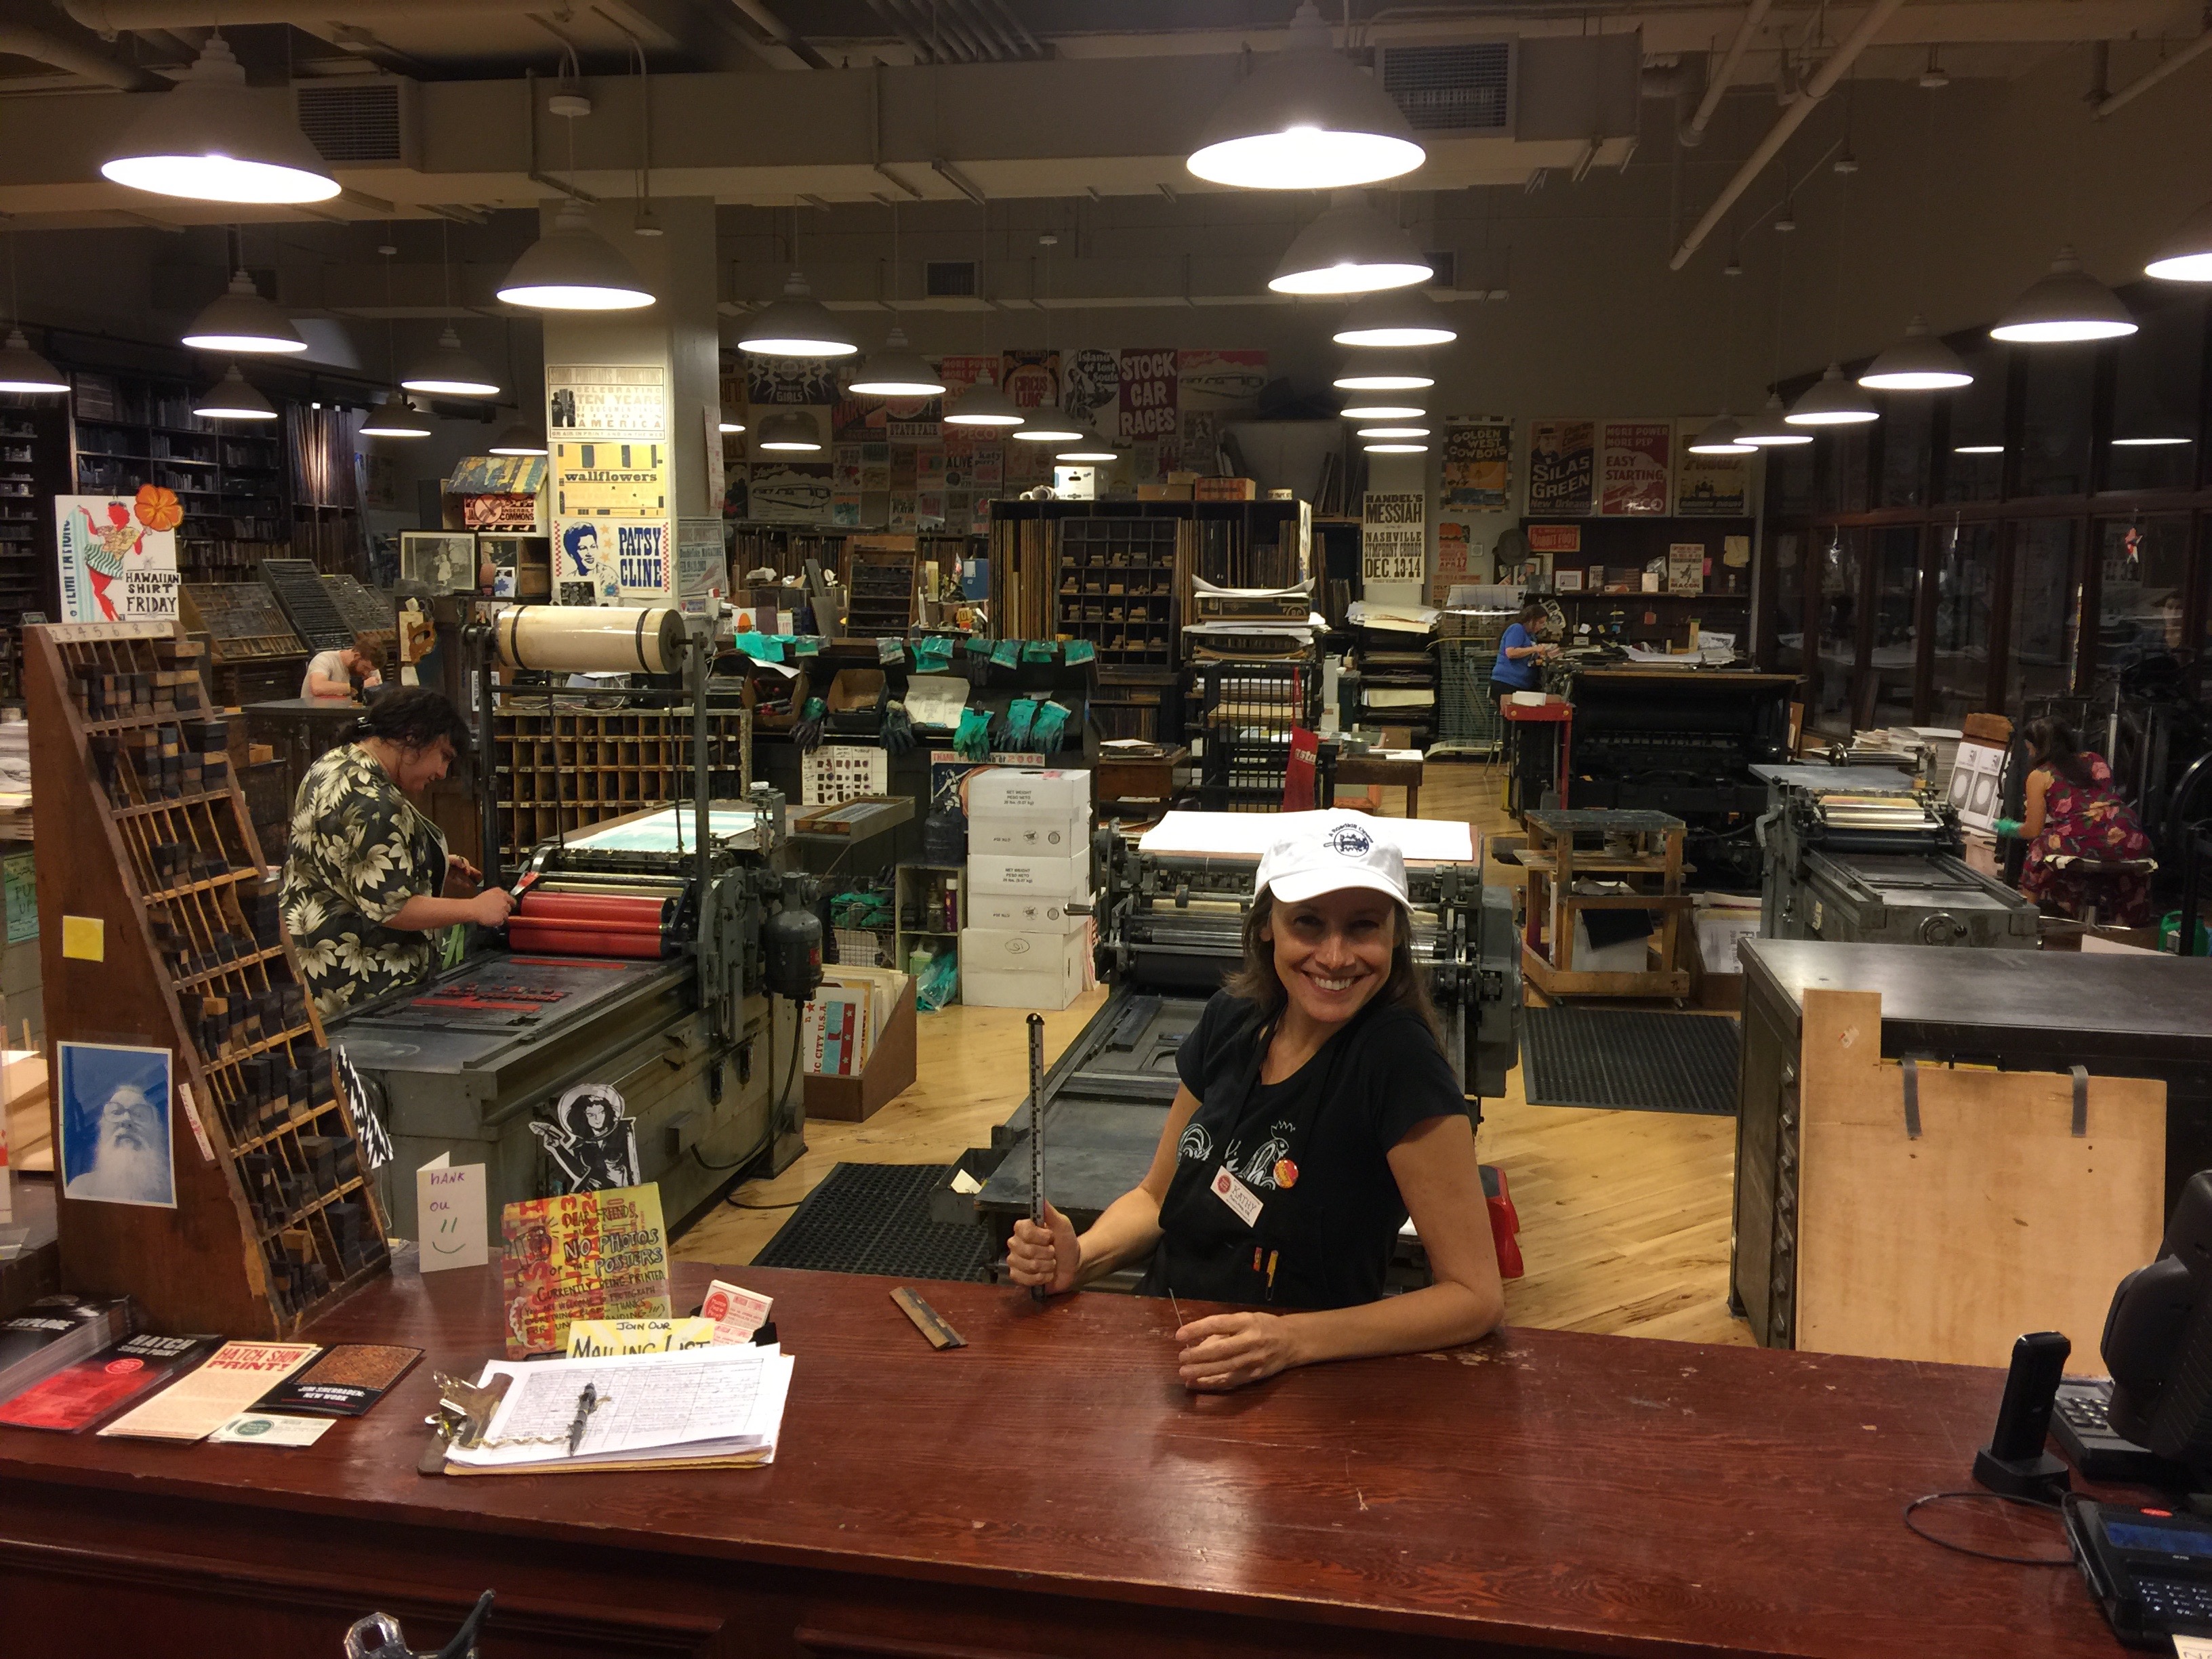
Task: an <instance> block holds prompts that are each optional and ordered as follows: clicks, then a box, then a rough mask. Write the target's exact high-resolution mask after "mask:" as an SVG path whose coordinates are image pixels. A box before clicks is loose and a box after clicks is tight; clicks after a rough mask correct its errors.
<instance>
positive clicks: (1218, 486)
mask: <svg viewBox="0 0 2212 1659" xmlns="http://www.w3.org/2000/svg"><path fill="white" fill-rule="evenodd" d="M1190 498H1191V499H1192V500H1193V501H1258V500H1259V499H1260V483H1259V480H1258V479H1256V478H1200V479H1199V480H1198V481H1197V482H1196V483H1194V484H1192V485H1191V487H1190Z"/></svg>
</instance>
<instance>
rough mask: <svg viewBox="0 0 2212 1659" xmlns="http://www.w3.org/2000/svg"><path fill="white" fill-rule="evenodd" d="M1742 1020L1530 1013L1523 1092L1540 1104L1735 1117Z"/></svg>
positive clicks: (1634, 1011)
mask: <svg viewBox="0 0 2212 1659" xmlns="http://www.w3.org/2000/svg"><path fill="white" fill-rule="evenodd" d="M1742 1043H1743V1039H1742V1036H1741V1030H1740V1029H1739V1028H1738V1026H1737V1024H1736V1022H1735V1020H1734V1019H1731V1018H1725V1017H1723V1016H1721V1015H1717V1014H1673V1013H1658V1012H1652V1011H1650V1010H1647V1009H1641V1008H1523V1009H1522V1011H1521V1087H1522V1093H1523V1094H1524V1095H1525V1096H1526V1097H1528V1103H1529V1104H1530V1105H1532V1106H1609V1107H1613V1108H1617V1109H1620V1110H1623V1111H1631V1112H1697V1113H1701V1114H1704V1115H1707V1116H1712V1117H1733V1116H1735V1103H1736V1067H1737V1062H1738V1057H1739V1054H1740V1051H1741V1048H1742Z"/></svg>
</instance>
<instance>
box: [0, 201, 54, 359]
mask: <svg viewBox="0 0 2212 1659" xmlns="http://www.w3.org/2000/svg"><path fill="white" fill-rule="evenodd" d="M22 301H23V296H22V294H21V290H20V289H18V287H17V284H16V281H15V232H14V231H12V230H10V231H9V233H8V314H9V316H11V317H21V315H22V314H23V313H22ZM68 390H69V382H68V381H67V380H64V379H63V378H62V375H61V373H60V371H59V370H58V369H57V368H55V367H54V366H53V365H52V363H50V362H47V361H46V359H45V358H44V357H41V356H39V354H38V353H37V352H35V351H33V350H32V349H31V343H30V342H29V341H28V340H27V339H25V338H24V337H23V325H22V324H21V323H20V322H17V323H14V324H11V325H9V330H8V343H7V344H5V345H4V346H0V392H29V393H32V394H33V395H42V394H44V393H46V392H67V391H68Z"/></svg>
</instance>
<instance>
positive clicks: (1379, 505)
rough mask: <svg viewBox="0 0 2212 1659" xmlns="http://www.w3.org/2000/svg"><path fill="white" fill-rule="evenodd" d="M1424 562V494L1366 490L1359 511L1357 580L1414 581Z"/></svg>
mask: <svg viewBox="0 0 2212 1659" xmlns="http://www.w3.org/2000/svg"><path fill="white" fill-rule="evenodd" d="M1428 562H1429V536H1428V498H1427V497H1426V496H1425V495H1422V494H1420V493H1419V491H1407V492H1403V493H1385V492H1382V491H1377V490H1372V489H1370V490H1369V491H1368V492H1367V494H1366V496H1365V497H1364V500H1363V501H1362V502H1361V505H1360V511H1359V580H1361V581H1362V582H1363V583H1365V582H1418V581H1419V580H1421V579H1422V577H1423V576H1424V575H1425V574H1427V568H1428Z"/></svg>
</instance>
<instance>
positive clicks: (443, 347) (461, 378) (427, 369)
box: [399, 324, 499, 398]
mask: <svg viewBox="0 0 2212 1659" xmlns="http://www.w3.org/2000/svg"><path fill="white" fill-rule="evenodd" d="M399 384H400V385H401V386H403V387H404V388H405V389H406V390H407V391H409V392H435V393H436V394H438V395H439V396H441V397H447V398H495V397H497V396H498V395H499V382H498V381H497V380H495V379H493V378H492V373H491V371H490V370H489V369H488V368H485V367H484V366H483V364H482V363H480V362H477V360H476V359H475V358H474V357H471V356H469V354H468V353H467V352H465V351H464V350H462V349H461V337H460V336H459V334H456V333H455V332H454V331H453V325H451V324H447V327H446V331H445V332H444V333H443V334H441V335H440V336H439V337H438V349H437V350H435V352H433V353H431V355H430V357H429V360H428V362H422V363H419V364H417V365H416V369H415V372H414V373H413V374H410V375H408V376H407V377H406V378H405V379H404V380H401V381H400V382H399Z"/></svg>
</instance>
